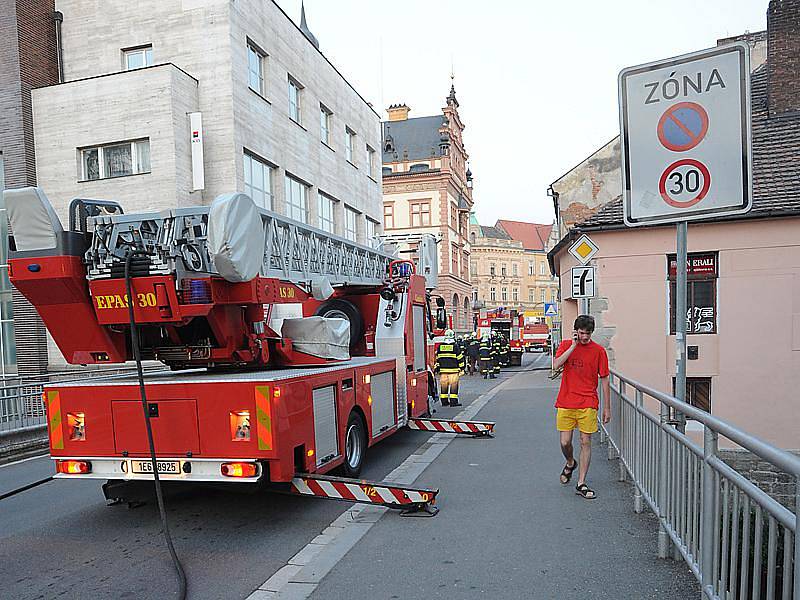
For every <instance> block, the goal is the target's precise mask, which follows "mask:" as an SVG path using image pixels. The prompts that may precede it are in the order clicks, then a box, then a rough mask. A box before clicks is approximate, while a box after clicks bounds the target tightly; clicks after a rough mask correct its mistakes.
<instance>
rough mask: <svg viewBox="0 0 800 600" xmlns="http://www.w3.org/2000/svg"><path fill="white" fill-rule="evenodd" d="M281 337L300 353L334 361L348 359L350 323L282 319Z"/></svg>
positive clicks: (342, 320) (319, 319)
mask: <svg viewBox="0 0 800 600" xmlns="http://www.w3.org/2000/svg"><path fill="white" fill-rule="evenodd" d="M281 336H283V337H284V338H288V339H290V340H292V345H293V346H294V347H295V348H297V349H298V350H299V351H300V352H305V353H306V354H311V355H312V356H318V357H319V358H330V359H336V360H349V359H350V321H348V320H347V319H328V318H325V317H305V318H303V319H284V320H283V327H281Z"/></svg>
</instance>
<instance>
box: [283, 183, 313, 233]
mask: <svg viewBox="0 0 800 600" xmlns="http://www.w3.org/2000/svg"><path fill="white" fill-rule="evenodd" d="M285 181H286V216H287V217H289V218H290V219H294V220H295V221H300V222H301V223H307V222H308V186H307V185H306V184H304V183H302V182H300V181H298V180H297V179H295V178H294V177H291V176H290V175H286V180H285Z"/></svg>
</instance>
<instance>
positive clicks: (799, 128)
mask: <svg viewBox="0 0 800 600" xmlns="http://www.w3.org/2000/svg"><path fill="white" fill-rule="evenodd" d="M767 103H768V97H767V65H766V64H764V65H761V66H760V67H759V68H758V69H756V70H755V71H754V72H753V74H752V76H751V105H752V129H753V146H752V149H753V208H752V210H751V211H750V212H748V213H746V214H744V215H733V216H728V217H712V218H710V219H704V221H703V222H708V221H738V220H742V219H764V218H769V217H783V216H793V215H797V216H800V114H798V113H794V114H792V115H787V116H781V117H773V118H769V109H768V104H767ZM621 226H623V219H622V197H621V196H618V197H617V199H615V200H613V201H612V202H609V203H608V204H606V205H605V206H604V207H603V208H602V209H600V210H599V211H598V212H597V213H595V214H594V215H593V216H591V217H590V218H588V219H586V220H585V221H584V222H583V223H580V224H579V225H577V227H578V228H579V229H581V230H598V229H615V228H617V227H621Z"/></svg>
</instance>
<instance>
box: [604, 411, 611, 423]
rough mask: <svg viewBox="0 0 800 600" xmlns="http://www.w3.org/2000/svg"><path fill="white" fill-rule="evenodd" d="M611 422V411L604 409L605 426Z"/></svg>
mask: <svg viewBox="0 0 800 600" xmlns="http://www.w3.org/2000/svg"><path fill="white" fill-rule="evenodd" d="M610 422H611V409H610V408H604V409H603V425H605V424H607V423H610Z"/></svg>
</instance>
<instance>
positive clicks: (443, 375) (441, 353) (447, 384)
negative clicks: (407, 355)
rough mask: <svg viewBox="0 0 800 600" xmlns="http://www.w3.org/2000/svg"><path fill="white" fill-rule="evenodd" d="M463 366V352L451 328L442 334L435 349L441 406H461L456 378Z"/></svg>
mask: <svg viewBox="0 0 800 600" xmlns="http://www.w3.org/2000/svg"><path fill="white" fill-rule="evenodd" d="M463 368H464V354H463V353H462V352H461V351H460V350H459V349H458V343H457V342H456V340H455V335H454V334H453V330H452V329H448V330H447V331H446V332H445V334H444V341H443V342H442V343H441V344H439V347H438V348H437V349H436V371H438V372H439V390H440V393H439V396H440V398H441V400H442V406H461V403H460V402H459V401H458V378H459V374H460V373H461V370H462V369H463Z"/></svg>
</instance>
